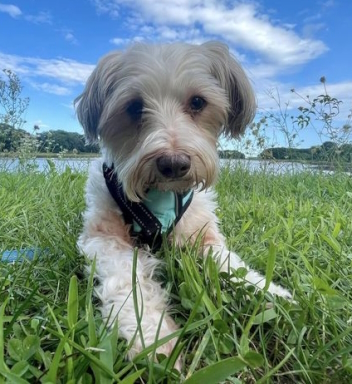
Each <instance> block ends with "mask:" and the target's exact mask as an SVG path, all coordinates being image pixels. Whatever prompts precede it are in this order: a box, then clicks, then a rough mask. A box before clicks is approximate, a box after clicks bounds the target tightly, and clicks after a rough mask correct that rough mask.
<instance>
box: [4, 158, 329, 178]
mask: <svg viewBox="0 0 352 384" xmlns="http://www.w3.org/2000/svg"><path fill="white" fill-rule="evenodd" d="M92 161H94V158H76V157H73V158H62V159H60V158H51V159H42V158H38V159H33V160H28V163H27V164H26V166H27V167H28V168H27V169H30V168H33V169H35V170H36V171H38V172H49V171H50V166H49V162H52V163H53V164H54V165H55V169H56V170H57V172H64V171H65V169H66V167H69V168H70V169H71V170H72V171H74V172H86V171H87V170H88V167H89V164H90V162H92ZM227 165H230V167H233V168H236V167H242V168H246V169H248V170H249V171H250V172H253V173H254V172H267V173H273V174H277V175H280V174H284V173H297V172H302V171H307V170H311V171H319V172H320V171H322V170H321V169H320V168H318V166H316V165H313V164H303V163H299V162H281V161H272V160H246V159H244V160H238V159H232V160H227V159H221V160H220V167H224V166H227ZM18 169H21V163H20V161H19V159H17V158H14V159H10V158H0V171H6V172H14V171H16V170H18ZM22 169H26V168H23V167H22ZM322 172H324V173H331V172H333V171H331V170H323V171H322Z"/></svg>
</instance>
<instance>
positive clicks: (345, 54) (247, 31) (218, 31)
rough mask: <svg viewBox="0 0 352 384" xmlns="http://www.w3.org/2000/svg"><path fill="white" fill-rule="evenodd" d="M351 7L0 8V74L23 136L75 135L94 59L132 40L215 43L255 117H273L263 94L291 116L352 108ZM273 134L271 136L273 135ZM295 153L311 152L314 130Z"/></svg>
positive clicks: (149, 3) (42, 4)
mask: <svg viewBox="0 0 352 384" xmlns="http://www.w3.org/2000/svg"><path fill="white" fill-rule="evenodd" d="M351 25H352V1H351V0H309V1H307V0H295V1H285V0H257V1H252V0H242V1H241V0H239V1H231V0H133V1H131V0H60V1H48V0H9V1H6V2H4V0H0V69H10V70H12V71H14V72H15V73H16V74H17V75H18V76H19V77H20V79H21V82H22V85H23V87H24V88H23V96H28V97H29V98H30V104H29V108H28V110H27V112H26V116H25V118H26V121H27V123H26V125H25V129H27V130H28V131H31V130H32V128H33V126H34V125H35V124H36V125H38V126H39V127H40V130H41V131H47V130H51V129H52V130H55V129H64V130H67V131H74V132H80V133H83V130H82V128H81V127H80V125H79V123H78V121H77V119H76V117H75V112H74V109H73V100H74V98H75V97H76V96H77V95H79V94H80V93H81V91H82V90H83V87H84V83H85V81H86V79H87V77H88V76H89V74H90V73H91V72H92V70H93V68H94V66H95V65H96V63H97V61H98V60H99V58H100V57H101V56H102V55H104V54H106V53H107V52H109V51H111V50H123V49H125V48H126V47H128V46H129V45H130V44H133V42H136V41H138V42H147V43H159V42H173V41H185V42H188V43H193V44H201V43H203V42H205V41H208V40H219V41H222V42H224V43H226V44H228V45H229V47H230V50H231V52H232V54H234V55H235V56H236V57H237V59H238V60H239V61H240V62H241V63H242V65H243V66H244V68H245V70H246V73H247V74H248V76H249V78H250V80H251V82H252V84H253V87H254V89H255V92H256V96H257V102H258V111H259V113H266V112H267V111H276V112H277V111H278V106H277V103H276V102H275V100H273V99H272V97H270V96H269V95H270V93H272V94H274V95H275V94H276V95H277V94H279V95H280V103H281V106H282V107H285V105H286V103H288V110H289V111H296V110H297V107H299V106H300V105H302V100H301V99H300V98H299V97H298V96H297V95H296V94H293V93H292V92H291V91H290V90H291V89H295V90H296V91H297V92H298V93H299V94H300V95H302V96H306V95H310V97H311V98H313V97H315V96H317V95H319V94H321V93H323V91H324V88H323V85H322V84H321V83H320V82H319V79H320V78H321V77H322V76H325V78H326V80H327V82H326V86H327V90H328V93H329V94H330V95H331V96H333V97H336V98H337V99H339V100H341V101H343V104H342V105H341V108H340V114H339V116H338V117H337V123H338V124H340V123H341V125H343V124H344V122H346V120H347V116H348V114H349V111H350V110H351V108H352V64H351V62H352V43H351V41H352V32H351ZM273 134H274V135H275V132H273ZM302 140H303V142H302V143H301V146H303V147H309V146H311V145H316V144H319V141H321V138H319V137H318V136H317V135H316V133H315V132H314V130H312V129H310V130H309V129H308V130H307V131H306V132H304V133H302Z"/></svg>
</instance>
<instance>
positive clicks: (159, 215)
mask: <svg viewBox="0 0 352 384" xmlns="http://www.w3.org/2000/svg"><path fill="white" fill-rule="evenodd" d="M103 173H104V178H105V183H106V186H107V188H108V190H109V192H110V194H111V196H112V197H113V199H114V200H115V202H116V203H117V205H118V206H119V208H120V209H121V211H122V214H123V218H124V220H125V223H126V224H129V225H130V235H131V237H133V238H135V239H136V241H137V242H138V243H139V244H140V245H144V244H147V245H148V246H149V247H150V248H151V249H152V250H153V251H154V252H155V251H158V250H159V249H160V247H161V244H162V240H163V237H164V236H168V235H169V234H170V233H171V231H172V230H173V228H174V227H175V226H176V224H177V223H178V222H179V220H180V219H181V217H182V216H183V214H184V213H185V211H186V210H187V208H188V207H189V205H190V203H191V201H192V198H193V190H190V191H187V192H184V193H177V192H173V191H159V190H157V189H150V190H149V191H148V192H147V198H146V199H145V201H143V203H142V202H141V203H136V202H133V201H129V200H128V199H127V198H126V196H125V193H124V191H123V188H122V183H121V182H119V181H118V178H117V175H116V172H115V170H114V166H112V167H111V168H110V167H108V166H107V165H106V164H105V163H104V164H103Z"/></svg>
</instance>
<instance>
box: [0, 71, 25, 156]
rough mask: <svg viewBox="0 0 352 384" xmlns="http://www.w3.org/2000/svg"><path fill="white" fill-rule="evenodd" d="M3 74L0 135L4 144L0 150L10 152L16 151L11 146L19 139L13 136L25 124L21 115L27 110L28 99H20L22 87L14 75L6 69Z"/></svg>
mask: <svg viewBox="0 0 352 384" xmlns="http://www.w3.org/2000/svg"><path fill="white" fill-rule="evenodd" d="M3 73H4V75H3V76H2V77H0V135H1V137H2V139H3V140H1V141H2V142H5V141H6V143H5V144H3V148H0V149H2V150H3V149H6V150H8V151H10V150H16V149H17V148H14V147H13V144H15V143H16V144H17V143H19V137H14V136H13V135H14V134H15V133H18V132H19V131H21V128H22V127H23V125H24V124H25V122H26V121H25V120H24V118H23V115H24V113H25V111H26V110H27V108H28V105H29V98H28V97H25V98H22V97H21V93H22V89H23V86H22V84H21V81H20V79H19V77H18V76H17V75H16V74H15V73H13V72H12V71H10V70H8V69H4V70H3ZM9 143H11V146H10V145H9Z"/></svg>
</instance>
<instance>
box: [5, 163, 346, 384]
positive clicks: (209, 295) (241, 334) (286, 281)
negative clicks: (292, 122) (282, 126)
mask: <svg viewBox="0 0 352 384" xmlns="http://www.w3.org/2000/svg"><path fill="white" fill-rule="evenodd" d="M85 179H86V175H85V174H84V173H72V172H70V171H69V170H67V171H66V172H63V173H56V172H55V171H54V170H53V171H52V172H50V173H49V174H46V175H44V174H41V173H36V172H13V173H6V172H2V173H1V172H0V250H1V251H4V250H6V249H20V248H25V247H34V248H40V249H42V250H44V252H43V253H41V254H38V257H36V258H35V259H34V260H33V261H27V260H24V261H22V262H17V263H4V262H3V263H1V266H0V271H1V272H0V308H1V309H0V383H1V382H4V383H5V382H11V383H26V382H30V383H32V382H47V383H48V382H51V383H92V382H95V383H111V382H119V383H125V384H126V383H134V382H137V383H162V382H168V383H173V382H174V383H179V382H183V381H185V382H186V383H188V384H192V383H220V382H227V383H241V382H242V383H252V382H258V383H291V382H292V383H297V382H301V383H350V382H352V300H351V295H352V294H351V281H352V276H351V275H352V252H351V249H352V248H351V246H352V221H351V216H352V180H351V178H350V176H348V175H346V174H343V173H335V174H332V175H323V174H319V173H314V174H313V173H309V172H306V173H305V172H303V173H299V174H288V173H287V174H281V175H272V174H268V173H265V172H256V173H255V172H249V171H248V170H246V169H245V168H243V167H239V168H234V169H230V168H226V169H224V170H223V171H222V173H221V175H220V179H219V183H218V186H217V192H218V201H219V208H218V212H217V213H218V216H219V219H220V223H221V228H222V231H223V232H224V234H225V235H226V237H227V239H228V245H229V247H230V248H231V249H233V250H235V251H236V252H238V253H239V254H240V255H241V256H242V257H243V258H244V259H245V260H246V261H247V262H248V263H250V264H251V265H252V266H253V267H254V268H256V269H258V270H260V271H262V273H264V274H266V275H267V277H269V278H270V276H271V274H272V273H273V280H274V281H276V282H278V283H280V284H282V285H283V286H285V287H288V288H289V289H290V290H291V291H292V292H293V293H294V299H295V303H289V302H286V301H285V300H282V299H278V298H272V297H269V296H264V295H263V294H262V293H260V292H259V293H254V292H253V289H252V288H251V287H245V286H244V285H243V284H242V283H233V282H231V281H230V279H229V276H228V275H227V274H224V273H221V274H219V273H218V271H217V268H216V266H215V265H214V262H213V260H212V259H211V258H206V259H201V258H198V257H197V252H196V249H194V248H192V247H186V248H185V249H183V250H178V249H175V248H173V247H172V246H170V247H167V248H165V249H163V251H162V252H161V253H160V255H159V256H158V257H160V258H163V259H164V260H165V265H164V268H163V269H162V270H161V271H159V273H158V278H159V279H161V281H162V282H163V284H164V286H165V289H167V290H168V291H169V293H170V304H171V312H172V316H173V317H174V318H175V320H176V322H177V323H178V324H179V327H180V329H179V331H177V335H178V336H179V343H178V345H177V347H176V349H175V351H174V354H173V355H172V356H171V357H170V358H169V359H168V358H164V357H163V356H157V360H158V361H157V362H154V360H153V359H151V358H150V354H152V355H153V353H154V352H153V350H154V351H155V346H154V347H153V346H152V347H150V348H148V349H147V350H146V351H144V352H142V353H141V354H140V355H139V356H137V357H136V359H135V360H134V361H133V362H132V363H130V362H128V361H127V360H126V359H125V356H126V354H127V351H128V348H129V346H128V345H127V344H126V342H125V341H124V340H120V339H118V336H117V329H116V327H115V328H113V329H107V328H106V326H105V324H104V321H102V319H101V317H100V314H99V312H98V310H97V308H98V306H99V303H98V302H97V301H96V300H95V299H94V298H93V297H92V290H93V286H94V281H93V279H92V277H91V276H86V275H85V274H84V259H83V257H81V256H80V255H78V253H77V250H76V245H75V243H76V238H77V235H78V233H79V230H80V228H81V225H82V223H81V212H82V211H83V209H84V200H83V188H84V183H85ZM274 261H275V264H273V262H274ZM272 265H275V267H274V269H272V268H271V266H272ZM268 266H269V267H268ZM234 273H235V274H237V275H241V276H245V273H246V271H245V270H242V269H241V270H239V271H236V272H234ZM164 341H165V340H164ZM161 342H162V341H161ZM178 357H180V358H181V361H182V365H183V368H182V372H181V374H180V373H178V372H177V371H175V370H173V369H172V364H173V361H175V360H176V359H177V358H178Z"/></svg>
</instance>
